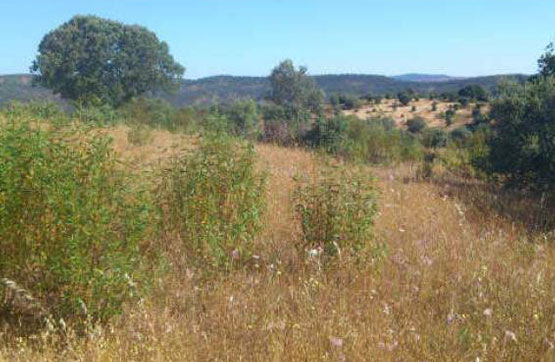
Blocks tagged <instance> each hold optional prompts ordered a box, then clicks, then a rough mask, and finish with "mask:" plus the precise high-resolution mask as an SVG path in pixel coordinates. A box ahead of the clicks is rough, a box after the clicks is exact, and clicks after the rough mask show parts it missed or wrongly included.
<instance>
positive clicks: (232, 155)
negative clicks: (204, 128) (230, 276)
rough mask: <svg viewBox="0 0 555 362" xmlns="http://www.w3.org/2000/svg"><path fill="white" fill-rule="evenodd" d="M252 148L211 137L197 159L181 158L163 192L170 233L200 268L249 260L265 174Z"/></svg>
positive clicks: (262, 200)
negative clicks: (177, 238) (259, 169)
mask: <svg viewBox="0 0 555 362" xmlns="http://www.w3.org/2000/svg"><path fill="white" fill-rule="evenodd" d="M255 156H256V155H255V152H254V148H253V146H252V145H245V144H243V143H238V142H237V141H234V140H233V139H230V138H229V137H225V136H223V135H219V136H210V137H208V138H207V139H206V140H205V141H204V143H203V144H202V146H201V148H200V149H199V150H197V151H196V152H195V153H194V154H193V155H191V156H188V157H184V158H179V159H175V160H174V161H173V163H172V165H171V167H170V168H169V170H168V171H167V172H166V174H165V175H164V182H163V186H162V188H161V190H160V200H161V205H162V209H163V210H164V212H165V213H166V219H167V221H168V225H167V228H168V231H169V232H175V233H176V234H177V235H178V236H179V238H180V239H181V240H182V242H183V249H184V252H185V254H187V255H188V256H189V257H191V258H192V260H193V261H194V262H195V263H196V264H197V265H198V266H204V267H209V268H222V269H230V268H231V267H233V266H238V265H241V264H242V263H243V262H245V261H246V260H248V259H249V258H250V256H251V254H252V251H253V248H254V239H255V237H256V235H257V233H258V232H259V231H260V229H261V227H262V224H261V216H262V212H263V210H264V205H265V192H264V189H265V186H264V185H265V176H264V175H262V174H260V173H258V172H256V170H255V161H256V157H255Z"/></svg>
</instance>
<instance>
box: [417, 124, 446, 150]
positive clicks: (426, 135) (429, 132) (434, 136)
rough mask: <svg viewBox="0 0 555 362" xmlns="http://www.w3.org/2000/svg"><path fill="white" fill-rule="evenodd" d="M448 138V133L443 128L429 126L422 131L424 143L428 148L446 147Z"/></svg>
mask: <svg viewBox="0 0 555 362" xmlns="http://www.w3.org/2000/svg"><path fill="white" fill-rule="evenodd" d="M447 139H448V137H447V133H446V132H445V131H444V130H443V129H441V128H429V129H426V130H424V132H423V133H422V144H423V145H424V146H426V147H428V148H442V147H445V146H446V145H447Z"/></svg>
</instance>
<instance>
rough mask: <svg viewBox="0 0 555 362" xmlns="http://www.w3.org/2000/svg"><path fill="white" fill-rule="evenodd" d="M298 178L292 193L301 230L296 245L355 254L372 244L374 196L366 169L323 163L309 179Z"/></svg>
mask: <svg viewBox="0 0 555 362" xmlns="http://www.w3.org/2000/svg"><path fill="white" fill-rule="evenodd" d="M298 182H299V184H298V188H297V191H296V192H295V195H294V196H295V202H296V210H297V215H298V218H299V222H300V223H301V226H302V231H303V241H302V244H301V245H300V249H302V250H303V251H307V250H311V249H320V250H323V251H324V252H325V254H326V255H328V256H332V255H335V254H336V253H337V252H341V253H347V254H355V255H356V254H358V253H359V252H361V251H362V250H364V249H367V248H368V247H371V246H374V245H375V244H374V243H373V229H374V228H373V226H374V218H375V216H376V213H377V200H376V191H375V188H374V184H373V180H372V179H371V178H370V177H369V176H368V174H367V173H365V172H362V171H360V170H356V168H354V167H351V168H349V169H347V168H341V167H332V166H326V167H324V168H323V169H322V170H321V171H320V172H319V173H318V174H317V175H315V176H314V178H313V179H311V180H301V179H299V180H298Z"/></svg>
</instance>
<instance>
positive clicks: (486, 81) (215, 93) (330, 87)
mask: <svg viewBox="0 0 555 362" xmlns="http://www.w3.org/2000/svg"><path fill="white" fill-rule="evenodd" d="M433 77H437V76H433ZM526 78H527V76H525V75H521V74H515V75H503V76H501V75H494V76H488V77H475V78H463V79H460V78H450V79H446V80H443V81H438V80H437V78H434V79H433V80H427V81H414V80H412V81H409V80H402V79H396V78H393V77H385V76H380V75H367V74H335V75H334V74H330V75H317V76H314V79H315V81H316V83H318V85H319V86H320V87H321V88H322V89H323V90H324V92H326V94H328V95H330V94H334V93H346V94H353V95H357V96H358V95H363V94H368V93H371V94H375V95H384V94H387V93H390V94H397V93H398V92H401V91H403V90H406V89H409V88H410V89H412V90H414V91H415V92H421V93H427V92H437V93H443V92H457V91H458V90H459V89H461V88H463V87H465V86H467V85H469V84H479V85H481V86H483V87H485V88H487V89H489V90H490V91H491V90H494V89H495V88H496V87H497V85H498V84H499V82H500V81H501V80H502V79H509V80H514V81H524V80H525V79H526ZM405 79H406V78H405ZM412 79H416V78H415V77H412ZM31 80H32V78H31V75H29V74H15V75H4V76H0V105H1V104H2V103H5V102H7V101H9V100H12V99H17V100H29V99H33V98H38V99H47V100H59V97H55V96H54V95H53V94H52V93H51V92H50V91H49V90H47V89H44V88H42V87H38V86H33V85H32V81H31ZM269 87H270V84H269V82H268V79H267V78H265V77H237V76H214V77H207V78H201V79H197V80H184V81H183V86H182V87H181V89H180V90H179V91H178V92H177V93H176V94H171V95H160V97H161V98H164V99H167V100H168V101H169V102H170V103H172V104H174V105H175V106H179V107H183V106H187V105H191V104H208V103H211V102H213V101H215V100H219V101H220V102H229V101H232V100H234V99H239V98H254V99H256V100H260V99H262V98H263V97H264V95H265V94H267V93H268V91H269Z"/></svg>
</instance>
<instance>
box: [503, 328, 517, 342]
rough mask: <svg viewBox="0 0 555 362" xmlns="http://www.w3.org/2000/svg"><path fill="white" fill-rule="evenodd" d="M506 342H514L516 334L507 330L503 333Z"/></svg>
mask: <svg viewBox="0 0 555 362" xmlns="http://www.w3.org/2000/svg"><path fill="white" fill-rule="evenodd" d="M507 341H513V342H516V341H517V340H516V334H515V333H514V332H511V331H509V330H506V331H505V342H507Z"/></svg>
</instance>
